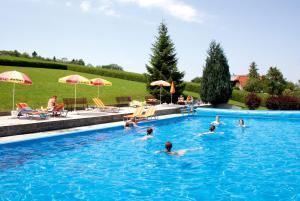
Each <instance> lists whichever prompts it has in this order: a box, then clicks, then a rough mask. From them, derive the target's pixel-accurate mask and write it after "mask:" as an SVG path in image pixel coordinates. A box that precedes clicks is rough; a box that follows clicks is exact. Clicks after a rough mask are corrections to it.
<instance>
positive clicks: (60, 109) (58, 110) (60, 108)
mask: <svg viewBox="0 0 300 201" xmlns="http://www.w3.org/2000/svg"><path fill="white" fill-rule="evenodd" d="M64 107H65V104H64V103H58V104H56V105H55V107H54V108H53V110H48V113H49V114H51V116H55V117H59V116H60V117H66V116H67V114H68V110H65V109H64Z"/></svg>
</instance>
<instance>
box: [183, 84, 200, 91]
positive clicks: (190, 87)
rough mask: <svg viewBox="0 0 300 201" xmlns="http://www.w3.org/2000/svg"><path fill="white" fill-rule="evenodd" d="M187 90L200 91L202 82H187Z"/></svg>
mask: <svg viewBox="0 0 300 201" xmlns="http://www.w3.org/2000/svg"><path fill="white" fill-rule="evenodd" d="M185 90H186V91H191V92H195V93H200V84H199V83H192V82H185Z"/></svg>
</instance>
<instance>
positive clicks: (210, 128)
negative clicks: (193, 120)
mask: <svg viewBox="0 0 300 201" xmlns="http://www.w3.org/2000/svg"><path fill="white" fill-rule="evenodd" d="M215 132H216V126H215V125H211V126H210V127H209V131H208V132H205V133H201V134H198V136H201V135H205V134H214V133H215Z"/></svg>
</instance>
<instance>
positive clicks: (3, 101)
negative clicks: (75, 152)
mask: <svg viewBox="0 0 300 201" xmlns="http://www.w3.org/2000/svg"><path fill="white" fill-rule="evenodd" d="M9 70H17V71H20V72H23V73H25V74H26V75H28V76H29V77H30V79H31V80H32V82H33V84H32V85H30V86H25V85H21V84H16V95H15V103H18V102H26V103H28V104H29V105H30V106H31V107H32V108H40V107H42V106H43V107H46V106H47V102H48V99H49V98H50V97H51V96H53V95H57V96H58V102H62V99H63V98H73V97H74V85H69V84H63V83H59V82H58V79H59V78H61V77H64V76H67V75H71V74H79V75H82V76H85V77H87V78H89V79H91V78H95V77H97V76H96V75H93V74H87V73H78V72H74V71H70V70H56V69H40V68H29V67H13V66H9V67H7V66H0V73H1V72H4V71H9ZM101 78H103V79H107V80H109V81H111V82H112V83H113V85H112V86H110V87H100V97H101V98H102V99H103V101H104V102H105V104H115V103H116V101H115V97H117V96H131V97H132V98H133V100H139V101H144V97H145V95H147V94H148V93H147V91H146V84H145V83H142V82H134V81H129V80H123V79H118V78H112V77H104V76H101ZM12 88H13V84H12V83H6V82H0V112H4V111H10V110H11V109H12ZM97 94H98V88H97V87H95V86H87V85H77V97H78V98H79V97H86V98H88V101H89V103H90V104H93V103H92V98H93V97H96V96H97ZM184 94H185V95H191V96H193V97H195V98H199V93H195V92H190V91H185V92H184ZM229 104H232V105H236V106H239V107H241V108H243V109H246V106H245V104H243V103H240V102H237V101H233V100H230V102H229ZM259 109H265V108H263V107H260V108H259Z"/></svg>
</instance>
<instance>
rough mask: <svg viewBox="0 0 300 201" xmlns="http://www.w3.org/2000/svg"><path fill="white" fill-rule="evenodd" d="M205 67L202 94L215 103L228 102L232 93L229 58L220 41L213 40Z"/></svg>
mask: <svg viewBox="0 0 300 201" xmlns="http://www.w3.org/2000/svg"><path fill="white" fill-rule="evenodd" d="M207 53H208V56H207V58H206V65H205V67H204V69H203V77H202V85H201V92H200V96H201V99H202V101H204V102H209V103H211V104H213V105H216V104H220V103H227V102H228V100H229V98H230V97H231V93H232V86H231V82H230V72H229V65H228V62H227V59H226V57H225V55H224V52H223V49H222V48H221V45H220V44H219V43H216V42H215V41H212V42H211V43H210V47H209V50H208V52H207Z"/></svg>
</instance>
